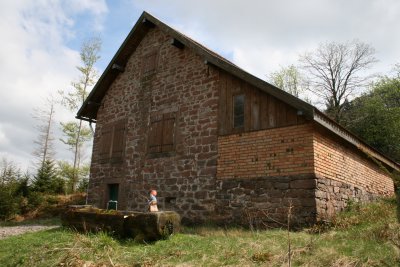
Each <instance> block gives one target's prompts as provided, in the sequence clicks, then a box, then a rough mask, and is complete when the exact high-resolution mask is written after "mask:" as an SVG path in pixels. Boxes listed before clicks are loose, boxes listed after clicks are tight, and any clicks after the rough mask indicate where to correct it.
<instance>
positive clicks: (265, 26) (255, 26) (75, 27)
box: [0, 0, 400, 172]
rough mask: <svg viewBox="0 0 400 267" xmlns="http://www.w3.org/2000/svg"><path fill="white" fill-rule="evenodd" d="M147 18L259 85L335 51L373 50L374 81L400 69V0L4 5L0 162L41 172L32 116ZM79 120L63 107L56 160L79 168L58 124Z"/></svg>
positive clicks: (22, 0) (111, 0)
mask: <svg viewBox="0 0 400 267" xmlns="http://www.w3.org/2000/svg"><path fill="white" fill-rule="evenodd" d="M143 11H147V12H149V13H150V14H152V15H153V16H155V17H157V18H158V19H160V20H162V21H163V22H165V23H167V24H168V25H170V26H172V27H173V28H175V29H177V30H179V31H181V32H183V33H185V34H186V35H188V36H190V37H192V38H193V39H195V40H196V41H198V42H200V43H202V44H203V45H206V46H207V47H208V48H210V49H212V50H214V51H216V52H217V53H219V54H221V55H222V56H224V57H226V58H227V59H229V60H231V61H233V62H234V63H235V64H237V65H238V66H240V67H241V68H243V69H245V70H246V71H248V72H250V73H252V74H253V75H255V76H257V77H259V78H261V79H266V78H267V75H268V74H269V73H271V72H273V71H276V70H278V69H279V68H280V67H281V66H285V65H289V64H296V63H297V60H298V56H299V55H300V54H302V53H304V52H306V51H312V50H313V49H315V48H316V47H318V45H319V44H320V43H323V42H330V41H336V42H347V41H352V40H359V41H362V42H365V43H368V44H370V45H371V46H373V47H374V48H375V49H376V55H375V56H376V58H377V59H378V60H379V62H378V63H376V64H375V65H374V66H373V68H372V69H371V70H370V71H372V72H374V73H378V74H388V73H389V72H390V71H391V69H392V68H393V66H394V64H396V63H400V1H398V0H352V1H349V0H302V1H298V0H280V1H273V0H246V1H244V0H218V1H216V0H202V1H195V0H192V1H190V0H186V1H182V0H65V1H62V0H59V1H57V0H35V1H33V0H13V1H0V36H1V43H0V45H1V49H0V100H1V102H0V159H1V158H6V159H7V160H9V161H13V162H14V164H15V165H17V166H18V167H19V168H21V170H22V171H25V170H29V171H30V172H33V171H34V169H33V166H32V152H33V151H34V149H35V145H34V140H35V139H37V136H38V134H39V133H38V131H37V130H36V128H35V125H37V124H38V122H37V121H35V120H34V119H33V118H32V115H33V113H34V110H35V109H37V108H41V107H44V103H45V99H46V98H47V97H48V96H49V95H54V96H55V97H57V92H58V91H59V90H65V91H68V90H71V82H73V81H76V80H77V78H78V77H79V72H78V71H77V68H76V66H79V65H80V58H79V51H80V47H81V44H82V42H83V41H84V40H86V39H88V38H91V37H100V38H101V39H102V50H101V52H100V56H101V59H100V60H99V61H98V62H97V64H96V68H97V70H98V72H99V73H100V74H101V73H102V72H103V70H104V69H105V68H106V66H107V65H108V63H109V62H110V60H111V58H112V57H113V56H114V54H115V53H116V51H117V50H118V48H119V46H120V45H121V43H122V42H123V40H124V39H125V37H126V36H127V34H128V33H129V31H130V30H131V29H132V27H133V25H134V24H135V23H136V21H137V19H138V18H139V16H140V15H141V13H142V12H143ZM74 117H75V114H74V113H73V112H70V111H67V110H66V109H64V108H62V107H61V106H57V108H56V114H55V121H56V122H55V124H54V137H55V140H54V146H55V150H56V156H55V158H56V159H57V160H68V161H72V159H73V154H72V152H71V151H69V150H68V148H67V147H66V146H65V145H64V144H62V143H61V142H60V141H59V138H61V131H60V127H59V122H60V121H64V122H66V121H70V120H74ZM87 150H88V152H87V160H88V159H89V158H90V147H89V148H88V149H87Z"/></svg>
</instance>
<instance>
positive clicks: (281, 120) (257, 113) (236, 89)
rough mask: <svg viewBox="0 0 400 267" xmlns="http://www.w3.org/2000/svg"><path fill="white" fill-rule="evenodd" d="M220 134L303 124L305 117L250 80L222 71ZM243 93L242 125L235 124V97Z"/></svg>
mask: <svg viewBox="0 0 400 267" xmlns="http://www.w3.org/2000/svg"><path fill="white" fill-rule="evenodd" d="M219 96H220V97H219V114H218V115H219V119H218V128H219V134H220V135H226V134H232V133H239V132H249V131H256V130H262V129H269V128H277V127H283V126H290V125H296V124H301V123H304V122H305V118H304V117H303V116H301V115H298V111H297V110H296V109H295V108H293V107H292V106H290V105H288V104H286V103H284V102H282V101H281V100H279V99H277V98H276V97H274V96H272V95H269V94H267V93H265V92H263V91H261V90H259V89H258V88H256V87H254V86H252V85H250V84H248V83H247V82H245V81H243V80H241V79H238V78H236V77H234V76H233V75H230V74H228V73H226V72H223V71H221V74H220V86H219ZM237 96H244V114H243V115H244V123H243V127H236V126H235V116H240V115H237V114H235V107H234V105H235V97H237Z"/></svg>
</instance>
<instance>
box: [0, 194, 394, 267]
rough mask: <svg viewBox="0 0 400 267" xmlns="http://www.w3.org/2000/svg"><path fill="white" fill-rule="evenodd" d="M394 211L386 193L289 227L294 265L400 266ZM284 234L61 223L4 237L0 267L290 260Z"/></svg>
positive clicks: (256, 263)
mask: <svg viewBox="0 0 400 267" xmlns="http://www.w3.org/2000/svg"><path fill="white" fill-rule="evenodd" d="M395 212H396V210H395V204H394V201H392V200H391V201H388V200H385V201H381V202H379V203H374V204H370V205H367V206H355V207H353V209H352V210H351V211H349V212H346V213H343V214H341V215H340V216H339V217H338V218H337V219H336V220H335V222H334V225H333V226H332V228H330V229H329V230H328V231H324V232H319V233H318V229H319V228H317V227H316V228H315V229H313V230H314V231H313V232H314V233H310V231H309V230H304V231H299V232H291V233H290V240H291V248H292V251H291V255H292V257H291V259H292V265H293V266H400V252H399V248H400V236H399V235H400V234H399V233H400V226H399V224H398V223H397V222H396V217H395V216H396V214H395ZM315 232H317V233H315ZM287 241H288V233H287V232H286V231H284V230H265V231H250V230H246V229H241V228H228V229H224V228H218V227H211V226H208V227H205V226H204V227H196V228H184V230H183V231H182V233H180V234H177V235H174V236H172V237H171V238H170V239H169V240H162V241H158V242H155V243H152V244H138V243H135V242H134V241H132V240H117V239H114V238H112V237H110V236H108V235H106V234H103V233H99V234H89V235H85V234H79V233H75V232H73V231H69V230H66V229H61V228H60V229H53V230H49V231H42V232H37V233H30V234H24V235H22V236H14V237H9V238H6V239H3V240H0V266H83V265H84V264H85V263H86V266H177V265H180V266H224V265H225V266H226V265H230V266H236V265H241V266H288V242H287ZM90 264H92V265H90Z"/></svg>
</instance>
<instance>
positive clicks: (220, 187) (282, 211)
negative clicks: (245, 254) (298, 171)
mask: <svg viewBox="0 0 400 267" xmlns="http://www.w3.org/2000/svg"><path fill="white" fill-rule="evenodd" d="M315 186H316V180H315V177H314V175H313V174H305V175H297V176H280V177H259V178H251V179H250V178H247V179H245V178H240V179H239V178H236V179H220V180H217V194H216V218H215V219H216V220H217V221H218V222H223V223H239V224H241V225H244V226H249V227H265V226H275V227H276V226H277V227H282V226H284V225H286V224H287V218H288V212H289V209H290V207H291V213H292V216H291V220H292V222H293V225H309V224H312V223H314V222H315V217H316V216H315V215H316V210H315V206H316V205H315V198H314V195H315Z"/></svg>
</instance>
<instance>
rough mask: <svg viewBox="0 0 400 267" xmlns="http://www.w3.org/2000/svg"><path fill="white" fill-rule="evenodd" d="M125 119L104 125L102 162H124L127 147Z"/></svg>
mask: <svg viewBox="0 0 400 267" xmlns="http://www.w3.org/2000/svg"><path fill="white" fill-rule="evenodd" d="M125 124H126V122H125V120H119V121H116V122H113V123H109V124H106V125H104V126H103V128H102V129H101V137H100V151H99V159H100V162H101V163H107V162H111V163H118V162H122V160H123V154H124V148H125Z"/></svg>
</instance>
